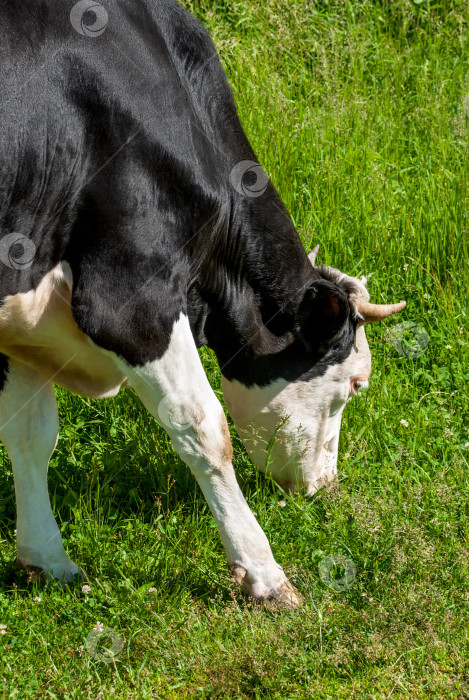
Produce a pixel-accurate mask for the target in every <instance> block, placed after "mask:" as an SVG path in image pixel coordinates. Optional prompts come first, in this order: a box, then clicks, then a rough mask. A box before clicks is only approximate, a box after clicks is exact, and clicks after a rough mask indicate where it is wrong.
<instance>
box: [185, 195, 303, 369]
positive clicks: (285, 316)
mask: <svg viewBox="0 0 469 700" xmlns="http://www.w3.org/2000/svg"><path fill="white" fill-rule="evenodd" d="M313 278H314V273H313V270H312V267H311V264H310V262H309V260H308V258H307V256H306V253H305V251H304V248H303V246H302V243H301V241H300V238H299V236H298V233H297V232H296V230H295V227H294V226H293V223H292V221H291V219H290V217H289V216H288V214H287V212H286V210H285V207H284V205H283V203H282V201H281V199H280V197H279V196H278V194H277V192H276V191H275V190H274V189H273V187H271V186H269V188H268V190H267V191H266V192H265V193H264V195H262V197H259V198H255V199H251V200H250V199H249V198H243V200H240V199H233V201H232V205H231V208H230V211H229V215H228V216H225V217H223V221H222V224H221V226H220V230H219V231H218V232H217V234H216V236H215V238H214V242H213V246H212V247H211V250H210V253H209V255H207V258H206V260H205V261H204V263H203V264H202V265H201V267H200V272H199V274H198V277H197V280H196V282H195V284H194V286H193V288H192V290H191V294H190V296H189V309H188V312H189V318H190V321H191V325H192V329H193V332H194V335H195V338H196V342H197V344H198V345H204V344H206V345H208V346H209V347H210V348H212V349H213V350H214V351H215V353H216V355H217V358H218V361H219V363H220V366H221V367H222V371H223V373H224V374H225V376H227V377H229V378H238V377H239V375H240V374H241V373H242V371H244V369H245V367H246V365H247V364H249V366H251V367H254V366H255V365H257V364H259V362H260V363H261V364H262V358H269V356H273V355H275V354H278V353H279V352H284V351H286V350H287V349H288V346H290V345H291V344H292V343H293V341H294V338H295V322H296V312H297V310H298V306H299V303H300V302H301V299H302V296H303V292H304V288H305V286H306V285H307V284H308V283H309V282H311V281H312V279H313Z"/></svg>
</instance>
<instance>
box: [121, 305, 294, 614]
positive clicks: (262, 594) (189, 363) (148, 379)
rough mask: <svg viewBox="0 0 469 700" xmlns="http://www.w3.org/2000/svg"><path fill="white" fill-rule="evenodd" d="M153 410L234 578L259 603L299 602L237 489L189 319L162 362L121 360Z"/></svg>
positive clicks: (179, 325) (224, 430) (223, 426)
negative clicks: (207, 512) (212, 523)
mask: <svg viewBox="0 0 469 700" xmlns="http://www.w3.org/2000/svg"><path fill="white" fill-rule="evenodd" d="M117 362H118V364H119V366H120V368H121V369H122V370H123V371H124V372H125V373H126V374H127V376H128V378H129V381H130V383H131V384H132V386H133V387H134V389H135V390H136V391H137V393H138V395H139V396H140V398H141V399H142V401H143V403H144V404H145V406H146V407H147V408H148V410H149V411H150V412H151V413H152V414H153V415H154V416H155V418H156V419H157V420H158V421H159V422H160V424H161V425H163V427H164V428H165V429H166V430H167V432H168V433H169V435H170V437H171V440H172V443H173V446H174V449H175V450H176V451H177V452H178V454H179V455H180V456H181V458H182V459H183V460H184V461H185V462H186V464H188V465H189V467H190V469H191V471H192V472H193V474H194V476H195V477H196V479H197V481H198V483H199V485H200V487H201V489H202V491H203V493H204V496H205V498H206V499H207V503H208V504H209V506H210V509H211V511H212V513H213V516H214V518H215V520H216V522H217V525H218V530H219V533H220V536H221V539H222V541H223V545H224V547H225V550H226V554H227V557H228V565H229V568H230V571H231V574H232V577H233V578H234V579H235V580H236V581H237V582H238V583H239V584H241V586H242V588H243V590H244V591H245V592H246V593H247V594H248V595H250V596H253V597H254V598H257V599H259V600H273V599H274V600H278V601H279V602H281V603H283V604H285V605H288V606H291V607H297V606H298V605H299V600H298V597H297V594H296V592H295V590H294V588H293V587H292V586H291V584H290V583H289V581H288V579H287V577H286V576H285V574H284V572H283V570H282V568H281V567H280V566H279V565H278V564H277V563H276V561H275V559H274V557H273V555H272V551H271V549H270V546H269V543H268V541H267V538H266V536H265V534H264V532H263V531H262V529H261V527H260V526H259V524H258V522H257V521H256V519H255V517H254V515H253V513H252V512H251V510H250V508H249V506H248V504H247V503H246V500H245V499H244V496H243V494H242V493H241V489H240V488H239V486H238V482H237V480H236V476H235V473H234V470H233V466H232V448H231V441H230V436H229V431H228V425H227V422H226V418H225V415H224V413H223V409H222V407H221V405H220V403H219V401H218V399H217V398H216V396H215V395H214V393H213V391H212V388H211V386H210V384H209V382H208V379H207V377H206V375H205V372H204V370H203V367H202V364H201V362H200V359H199V356H198V353H197V349H196V347H195V343H194V340H193V337H192V333H191V330H190V326H189V322H188V319H187V317H186V316H184V315H181V316H180V317H179V320H178V321H177V322H176V323H175V324H174V327H173V330H172V335H171V340H170V344H169V347H168V349H167V350H166V352H165V354H164V355H163V357H162V358H161V359H159V360H155V361H153V362H151V363H148V364H146V365H145V366H141V367H136V368H135V367H134V368H132V367H130V366H129V365H128V364H127V363H125V362H124V361H122V360H117Z"/></svg>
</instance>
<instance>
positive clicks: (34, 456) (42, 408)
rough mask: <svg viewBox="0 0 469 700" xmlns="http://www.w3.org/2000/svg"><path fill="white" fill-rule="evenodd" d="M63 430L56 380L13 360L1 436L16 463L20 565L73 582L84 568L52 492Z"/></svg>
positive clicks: (0, 408) (2, 402) (1, 407)
mask: <svg viewBox="0 0 469 700" xmlns="http://www.w3.org/2000/svg"><path fill="white" fill-rule="evenodd" d="M58 432H59V420H58V416H57V404H56V400H55V395H54V390H53V388H52V384H51V383H50V382H49V381H48V380H47V379H46V378H44V376H42V375H40V374H37V373H36V372H34V371H33V370H31V369H30V368H28V367H26V366H25V365H22V364H21V363H19V362H17V361H15V360H10V361H9V369H8V374H7V381H6V383H5V386H4V389H3V391H2V392H1V393H0V439H1V440H2V442H3V443H4V445H5V447H6V449H7V451H8V455H9V457H10V460H11V463H12V467H13V477H14V481H15V491H16V508H17V552H18V563H19V564H21V565H23V566H25V567H29V566H37V567H39V568H41V569H43V570H44V572H45V574H46V576H47V577H48V578H51V577H54V578H58V579H59V580H61V581H63V580H66V581H69V580H71V578H72V577H73V575H74V574H77V573H80V569H79V568H78V567H77V566H76V564H74V563H73V562H72V561H71V560H70V559H69V558H68V557H67V555H66V553H65V550H64V547H63V544H62V538H61V536H60V531H59V528H58V527H57V524H56V522H55V519H54V516H53V514H52V510H51V506H50V501H49V494H48V491H47V467H48V464H49V459H50V456H51V454H52V452H53V450H54V448H55V445H56V442H57V436H58Z"/></svg>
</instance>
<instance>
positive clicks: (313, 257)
mask: <svg viewBox="0 0 469 700" xmlns="http://www.w3.org/2000/svg"><path fill="white" fill-rule="evenodd" d="M318 253H319V243H318V245H315V246H314V248H313V250H312V251H311V253H308V258H309V261H310V263H311V265H312V266H313V267H314V263H315V262H316V256H317V254H318Z"/></svg>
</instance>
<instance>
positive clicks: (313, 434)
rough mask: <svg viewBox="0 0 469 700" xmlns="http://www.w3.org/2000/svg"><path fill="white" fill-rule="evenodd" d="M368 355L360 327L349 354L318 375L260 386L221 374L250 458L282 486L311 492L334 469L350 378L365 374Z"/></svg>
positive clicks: (369, 369) (368, 367)
mask: <svg viewBox="0 0 469 700" xmlns="http://www.w3.org/2000/svg"><path fill="white" fill-rule="evenodd" d="M370 371H371V355H370V351H369V348H368V342H367V340H366V336H365V331H364V329H363V327H360V328H358V329H357V336H356V344H355V347H354V348H353V349H352V352H351V354H350V355H349V357H348V358H347V359H346V360H345V361H344V362H343V363H342V364H336V365H332V366H331V367H329V368H328V370H327V371H326V372H325V374H324V375H323V376H321V377H316V378H314V379H310V380H309V381H301V380H300V381H297V382H292V383H288V382H286V381H285V380H277V381H275V382H273V383H272V384H270V385H268V386H266V387H258V386H254V387H250V388H248V387H246V386H244V385H243V384H241V383H240V382H237V381H231V382H230V381H228V380H227V379H225V378H223V393H224V396H225V401H226V405H227V407H228V410H229V412H230V414H231V416H232V418H233V420H234V422H235V424H236V428H237V430H238V433H239V435H240V437H241V438H242V440H243V442H244V444H245V447H246V449H247V451H248V453H249V455H250V457H251V459H252V461H253V462H254V463H255V464H256V465H257V466H258V467H259V469H261V470H262V471H267V472H269V473H270V474H272V476H273V477H274V478H275V479H276V480H277V481H278V482H279V483H280V484H281V485H282V486H284V487H286V488H287V489H292V490H296V489H298V488H302V489H304V490H305V491H306V492H307V493H309V494H312V493H314V492H315V491H316V490H317V489H318V488H319V487H320V486H322V485H323V484H324V483H326V482H328V481H330V480H331V479H333V478H334V476H335V475H336V473H337V450H338V444H339V432H340V424H341V418H342V412H343V409H344V407H345V404H346V402H347V401H348V399H349V398H350V397H351V388H350V382H351V380H353V379H356V378H360V379H363V380H366V379H367V378H368V376H369V374H370Z"/></svg>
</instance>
